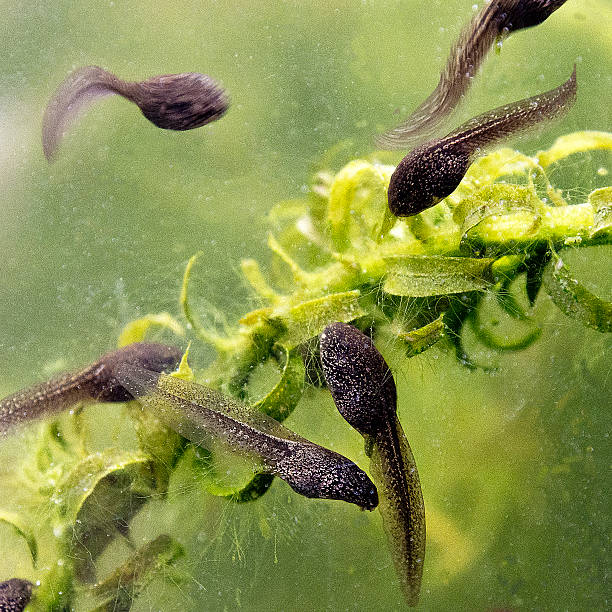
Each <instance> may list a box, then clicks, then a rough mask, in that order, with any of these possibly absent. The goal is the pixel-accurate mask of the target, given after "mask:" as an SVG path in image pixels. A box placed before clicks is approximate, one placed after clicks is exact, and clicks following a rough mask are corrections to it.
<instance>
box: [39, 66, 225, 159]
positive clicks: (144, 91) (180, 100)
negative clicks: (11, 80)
mask: <svg viewBox="0 0 612 612" xmlns="http://www.w3.org/2000/svg"><path fill="white" fill-rule="evenodd" d="M114 94H116V95H119V96H123V97H124V98H126V99H127V100H130V102H133V103H134V104H136V105H137V106H138V107H139V108H140V110H141V111H142V114H143V115H144V116H145V117H146V118H147V119H148V120H149V121H150V122H151V123H153V124H154V125H156V126H157V127H159V128H162V129H164V130H179V131H183V130H192V129H194V128H198V127H201V126H203V125H206V124H207V123H210V122H211V121H216V120H217V119H219V118H220V117H221V116H223V114H225V112H226V111H227V109H228V107H229V97H228V95H227V93H226V92H225V90H224V89H223V87H221V85H220V84H219V83H218V82H217V81H215V80H214V79H212V78H211V77H209V76H207V75H205V74H200V73H197V72H183V73H181V74H166V75H161V76H155V77H152V78H150V79H147V80H146V81H123V80H121V79H120V78H118V77H116V76H115V75H114V74H112V73H111V72H108V71H107V70H104V69H103V68H100V67H98V66H85V67H83V68H79V69H77V70H75V71H74V72H72V73H71V74H70V75H68V77H67V78H66V79H65V80H64V82H63V83H62V84H61V85H60V86H59V87H58V89H57V91H56V92H55V94H54V95H53V97H52V98H51V100H50V101H49V103H48V104H47V107H46V109H45V113H44V116H43V123H42V145H43V152H44V154H45V157H46V158H47V159H48V160H49V161H51V160H52V159H53V158H54V156H55V154H56V152H57V149H58V147H59V144H60V142H61V139H62V137H63V135H64V133H65V132H66V130H67V129H68V128H69V127H70V125H71V124H72V123H73V122H74V121H75V120H76V118H77V117H78V116H79V115H80V114H81V113H82V112H83V111H84V110H85V109H86V108H87V106H89V105H90V104H92V103H93V102H95V101H96V100H98V99H100V98H103V97H106V96H110V95H114Z"/></svg>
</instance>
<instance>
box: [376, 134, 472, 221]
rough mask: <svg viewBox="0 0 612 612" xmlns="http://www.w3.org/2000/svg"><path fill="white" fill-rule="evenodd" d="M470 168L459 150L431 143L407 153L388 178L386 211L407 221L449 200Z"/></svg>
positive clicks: (439, 141) (455, 146) (448, 145)
mask: <svg viewBox="0 0 612 612" xmlns="http://www.w3.org/2000/svg"><path fill="white" fill-rule="evenodd" d="M469 166H470V158H469V155H468V154H467V153H466V152H465V151H464V150H463V147H462V146H460V145H458V144H453V143H452V142H445V141H444V140H433V141H431V142H428V143H426V144H424V145H422V146H420V147H417V148H416V149H414V150H413V151H411V152H410V153H409V154H408V155H406V157H404V159H402V161H401V162H400V163H399V164H398V166H397V168H396V169H395V171H394V172H393V174H392V175H391V180H390V181H389V190H388V194H387V197H388V202H389V210H390V211H391V212H392V213H393V214H394V215H395V216H396V217H410V216H412V215H416V214H418V213H420V212H422V211H423V210H425V209H427V208H431V207H432V206H435V205H436V204H437V203H438V202H440V201H441V200H443V199H444V198H445V197H446V196H449V195H450V194H451V193H452V192H453V191H455V189H456V188H457V187H458V185H459V183H460V182H461V179H462V178H463V177H464V176H465V173H466V172H467V169H468V168H469Z"/></svg>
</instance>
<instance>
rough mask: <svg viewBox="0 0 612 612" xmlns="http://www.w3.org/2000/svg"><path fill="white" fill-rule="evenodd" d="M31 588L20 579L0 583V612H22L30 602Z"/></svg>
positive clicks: (28, 582)
mask: <svg viewBox="0 0 612 612" xmlns="http://www.w3.org/2000/svg"><path fill="white" fill-rule="evenodd" d="M33 586H34V585H33V584H32V583H31V582H30V581H29V580H22V579H21V578H11V579H10V580H5V581H4V582H0V612H22V610H23V609H24V608H25V607H26V606H27V605H28V603H29V602H30V599H31V597H32V587H33Z"/></svg>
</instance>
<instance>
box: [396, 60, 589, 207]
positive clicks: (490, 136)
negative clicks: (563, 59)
mask: <svg viewBox="0 0 612 612" xmlns="http://www.w3.org/2000/svg"><path fill="white" fill-rule="evenodd" d="M576 91H577V83H576V66H574V71H573V72H572V75H571V76H570V78H569V79H568V80H567V81H566V82H565V83H563V84H562V85H559V87H556V88H555V89H551V90H550V91H547V92H545V93H542V94H540V95H537V96H533V97H531V98H525V99H524V100H519V101H518V102H514V103H512V104H506V105H505V106H500V107H498V108H496V109H493V110H491V111H488V112H486V113H483V114H482V115H478V116H477V117H474V118H473V119H470V120H469V121H467V122H466V123H464V124H463V125H461V126H460V127H458V128H457V129H456V130H454V131H453V132H451V133H450V134H448V135H447V136H445V137H444V138H436V139H434V140H431V141H429V142H427V143H425V144H423V145H421V146H420V147H417V148H416V149H414V150H413V151H411V152H410V153H408V155H406V157H404V159H402V161H401V162H400V163H399V164H398V166H397V168H396V169H395V171H394V172H393V174H392V175H391V180H390V181H389V190H388V194H387V197H388V203H389V210H390V211H391V212H392V213H393V214H394V215H395V216H397V217H409V216H411V215H416V214H418V213H420V212H421V211H423V210H425V209H427V208H430V207H432V206H434V205H435V204H437V203H438V202H440V201H441V200H443V199H444V198H445V197H447V196H449V195H450V194H451V193H452V192H453V191H455V189H456V188H457V187H458V186H459V183H460V182H461V179H463V177H464V176H465V173H466V172H467V170H468V168H469V167H470V165H471V164H472V162H473V161H474V160H475V159H476V158H477V157H478V156H480V155H483V154H484V152H485V149H486V148H487V147H490V146H491V145H494V144H496V143H498V142H499V141H502V140H504V139H506V138H509V137H511V136H514V135H516V134H520V133H521V132H525V131H526V130H528V129H529V128H532V127H534V126H536V125H537V124H540V123H545V122H547V121H551V120H553V119H556V118H559V117H561V116H562V115H564V114H565V113H566V112H567V111H568V110H569V109H570V108H571V107H572V105H573V104H574V102H575V100H576Z"/></svg>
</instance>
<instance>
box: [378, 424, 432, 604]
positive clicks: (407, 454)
mask: <svg viewBox="0 0 612 612" xmlns="http://www.w3.org/2000/svg"><path fill="white" fill-rule="evenodd" d="M372 441H373V446H372V452H371V460H372V462H371V466H370V469H371V471H372V476H373V477H374V482H376V484H377V486H378V492H379V496H380V504H379V506H378V508H379V510H380V514H381V516H382V520H383V528H384V531H385V534H386V536H387V543H388V545H389V550H390V551H391V556H392V558H393V564H394V565H395V571H396V573H397V576H398V578H399V582H400V586H401V589H402V591H403V593H404V597H405V598H406V601H407V603H408V605H409V606H416V605H417V603H418V601H419V594H420V591H421V581H422V577H423V563H424V561H425V505H424V502H423V493H422V492H421V484H420V481H419V473H418V471H417V467H416V462H415V460H414V455H413V454H412V450H411V449H410V445H409V444H408V440H407V439H406V436H405V434H404V431H403V429H402V426H401V424H400V422H399V420H398V419H396V418H395V419H392V420H390V421H389V423H388V428H387V431H385V432H383V433H381V434H379V435H377V436H376V437H375V438H373V440H372Z"/></svg>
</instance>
